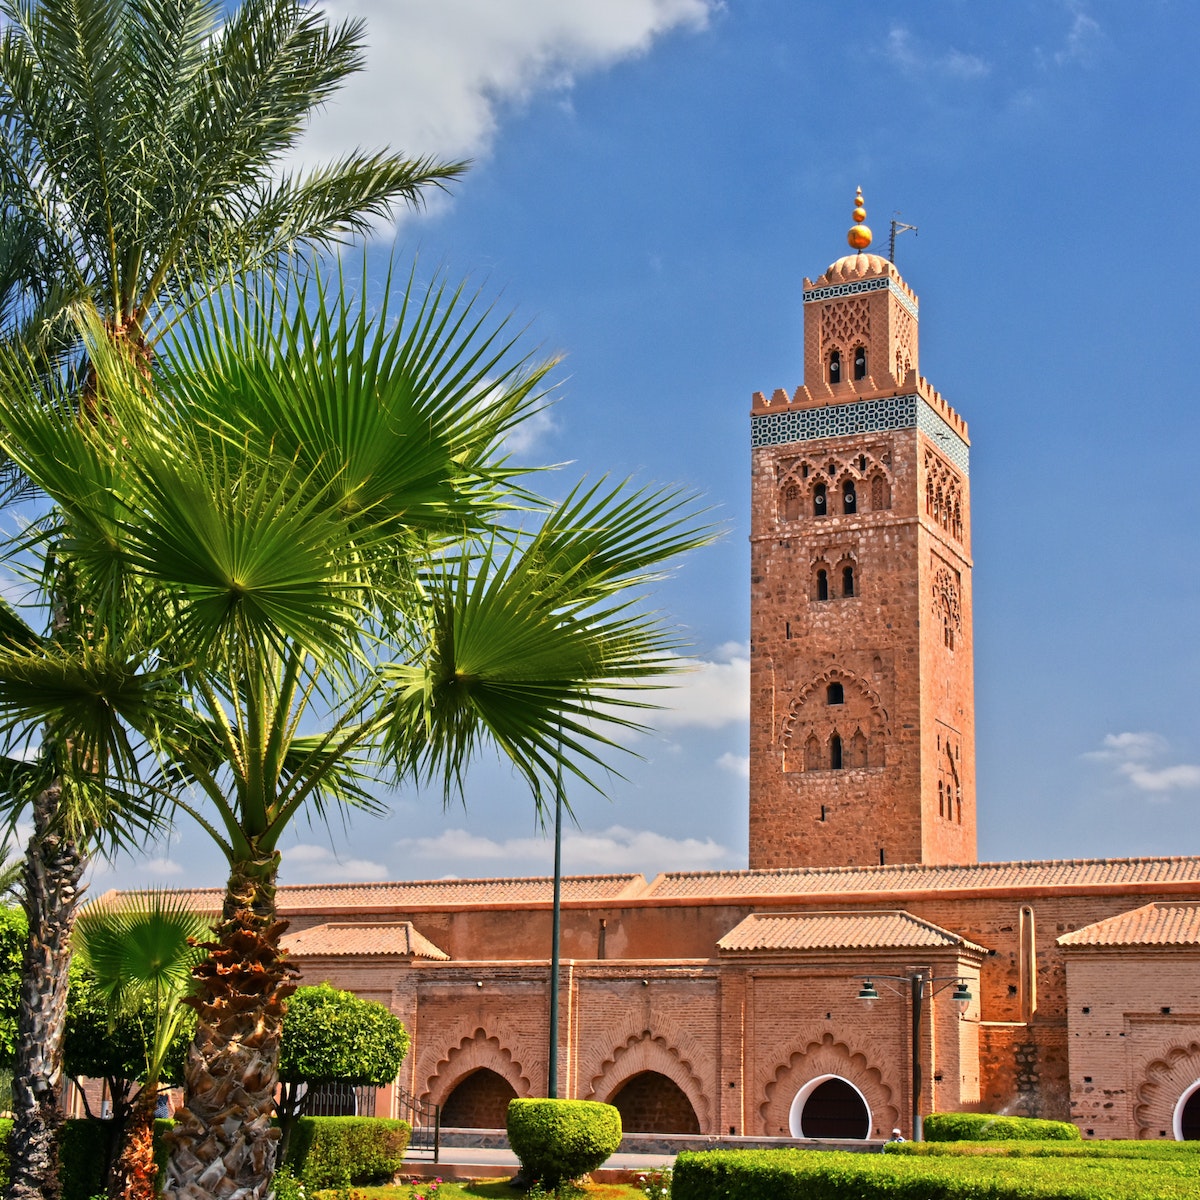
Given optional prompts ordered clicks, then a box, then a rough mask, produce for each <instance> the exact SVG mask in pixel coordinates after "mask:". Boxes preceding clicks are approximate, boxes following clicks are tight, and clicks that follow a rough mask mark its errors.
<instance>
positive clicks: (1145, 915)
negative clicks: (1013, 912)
mask: <svg viewBox="0 0 1200 1200" xmlns="http://www.w3.org/2000/svg"><path fill="white" fill-rule="evenodd" d="M1058 944H1059V945H1060V946H1200V901H1164V902H1161V903H1156V904H1144V905H1143V906H1142V907H1141V908H1135V909H1133V910H1132V911H1130V912H1124V913H1119V914H1118V915H1117V916H1115V917H1109V918H1108V919H1107V920H1104V921H1097V922H1096V923H1095V924H1094V925H1085V926H1084V927H1083V928H1082V929H1076V930H1075V931H1074V932H1073V933H1064V934H1063V936H1062V937H1060V938H1059V939H1058Z"/></svg>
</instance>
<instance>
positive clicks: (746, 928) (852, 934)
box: [717, 911, 987, 954]
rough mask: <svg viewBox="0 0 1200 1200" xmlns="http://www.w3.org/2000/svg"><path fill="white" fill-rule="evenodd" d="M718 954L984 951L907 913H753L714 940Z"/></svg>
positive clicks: (984, 951) (981, 952)
mask: <svg viewBox="0 0 1200 1200" xmlns="http://www.w3.org/2000/svg"><path fill="white" fill-rule="evenodd" d="M717 947H718V948H719V949H721V950H724V951H741V952H743V953H745V952H749V951H759V950H884V949H888V948H893V947H894V948H897V949H907V948H910V947H911V948H916V947H939V948H962V949H967V950H974V951H977V952H978V953H980V954H986V953H987V951H986V950H985V949H984V947H982V946H977V945H976V944H975V943H974V942H969V941H967V940H966V938H963V937H960V936H959V935H958V934H956V933H951V932H949V930H946V929H942V928H941V927H940V926H938V925H934V924H932V923H931V922H929V921H922V920H921V919H920V918H919V917H914V916H913V915H912V914H911V913H906V912H900V911H892V912H849V913H847V912H818V913H753V914H752V915H750V916H748V917H746V918H745V920H743V921H741V922H740V923H739V924H737V925H735V926H734V928H733V929H731V930H730V931H729V932H728V933H727V934H726V935H725V936H724V937H723V938H721V940H720V941H719V942H717Z"/></svg>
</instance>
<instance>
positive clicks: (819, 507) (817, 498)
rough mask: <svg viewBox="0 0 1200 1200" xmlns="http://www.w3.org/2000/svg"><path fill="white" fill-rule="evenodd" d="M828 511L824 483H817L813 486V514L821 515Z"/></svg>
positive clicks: (815, 515)
mask: <svg viewBox="0 0 1200 1200" xmlns="http://www.w3.org/2000/svg"><path fill="white" fill-rule="evenodd" d="M828 511H829V506H828V504H827V503H826V496H825V485H824V484H823V483H818V484H816V485H815V486H814V487H813V516H814V517H823V516H824V515H825V514H826V512H828Z"/></svg>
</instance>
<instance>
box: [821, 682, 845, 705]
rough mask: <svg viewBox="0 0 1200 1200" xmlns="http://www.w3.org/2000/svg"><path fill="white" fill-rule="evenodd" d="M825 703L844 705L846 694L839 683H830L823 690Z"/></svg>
mask: <svg viewBox="0 0 1200 1200" xmlns="http://www.w3.org/2000/svg"><path fill="white" fill-rule="evenodd" d="M825 703H826V704H845V703H846V692H845V689H844V688H843V687H842V685H841V684H840V683H836V682H835V683H831V684H830V685H829V686H828V687H827V688H826V689H825Z"/></svg>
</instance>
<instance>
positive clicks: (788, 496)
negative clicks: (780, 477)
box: [783, 483, 800, 521]
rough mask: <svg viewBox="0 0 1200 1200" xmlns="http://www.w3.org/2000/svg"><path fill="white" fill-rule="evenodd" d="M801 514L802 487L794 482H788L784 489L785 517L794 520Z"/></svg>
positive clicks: (787, 519) (786, 519)
mask: <svg viewBox="0 0 1200 1200" xmlns="http://www.w3.org/2000/svg"><path fill="white" fill-rule="evenodd" d="M799 515H800V489H799V488H798V487H797V486H796V485H795V484H794V483H791V484H788V486H787V487H786V488H784V490H783V519H784V520H785V521H794V520H796V518H797V517H799Z"/></svg>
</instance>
